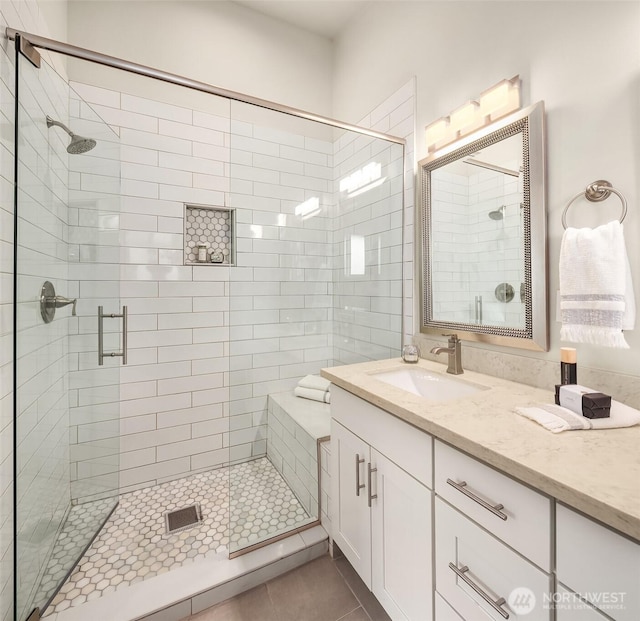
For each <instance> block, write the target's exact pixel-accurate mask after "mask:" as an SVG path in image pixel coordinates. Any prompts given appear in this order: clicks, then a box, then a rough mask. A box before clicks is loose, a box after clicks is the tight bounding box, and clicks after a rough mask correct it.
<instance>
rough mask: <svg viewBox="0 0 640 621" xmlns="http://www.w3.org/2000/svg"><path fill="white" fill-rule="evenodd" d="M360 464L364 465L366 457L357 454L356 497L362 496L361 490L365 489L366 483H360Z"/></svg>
mask: <svg viewBox="0 0 640 621" xmlns="http://www.w3.org/2000/svg"><path fill="white" fill-rule="evenodd" d="M360 464H364V457H362V458H360V455H358V453H356V496H360V490H361V489H363V488H364V483H360Z"/></svg>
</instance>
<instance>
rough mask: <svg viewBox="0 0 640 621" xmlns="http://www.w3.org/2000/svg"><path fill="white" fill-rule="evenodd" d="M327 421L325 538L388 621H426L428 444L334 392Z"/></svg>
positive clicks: (429, 597) (429, 587) (429, 584)
mask: <svg viewBox="0 0 640 621" xmlns="http://www.w3.org/2000/svg"><path fill="white" fill-rule="evenodd" d="M331 414H332V421H331V443H332V450H331V459H332V472H333V473H334V474H333V475H332V477H331V484H332V494H331V499H332V502H331V505H332V507H331V513H332V518H331V523H332V529H333V533H332V534H333V539H334V541H335V542H336V543H337V544H338V546H339V547H340V549H341V550H342V551H343V553H344V555H345V556H346V557H347V559H348V560H349V561H350V563H351V564H352V565H353V567H354V568H355V569H356V571H357V572H358V574H359V575H360V577H361V578H362V580H363V581H364V583H365V584H366V585H367V586H368V587H369V588H370V589H371V590H372V592H373V593H374V595H375V596H376V597H377V599H378V601H379V602H380V603H381V604H382V606H383V607H384V608H385V610H386V611H387V613H388V614H389V616H390V617H391V618H392V619H394V621H395V620H400V619H402V620H405V619H406V620H409V621H429V620H430V619H431V618H432V606H433V604H432V601H433V579H432V571H431V566H432V561H431V559H432V546H431V536H432V524H431V512H432V493H431V490H430V489H429V487H430V482H431V476H432V474H431V461H432V440H431V437H430V436H429V435H427V434H424V433H421V432H416V430H415V429H414V428H412V427H411V426H410V425H408V424H407V423H404V422H402V421H400V420H399V419H397V418H395V417H393V416H390V415H389V414H388V413H386V412H384V411H383V410H380V409H379V408H377V407H375V406H373V405H371V404H369V403H367V402H366V401H363V400H362V399H359V398H357V397H354V396H353V395H351V394H349V393H347V392H346V391H343V390H341V389H339V388H336V387H334V388H332V391H331ZM381 449H382V450H381ZM427 485H429V487H427Z"/></svg>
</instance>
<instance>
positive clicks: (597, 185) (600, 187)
mask: <svg viewBox="0 0 640 621" xmlns="http://www.w3.org/2000/svg"><path fill="white" fill-rule="evenodd" d="M612 192H613V193H614V194H615V195H616V196H617V197H618V198H619V199H620V202H621V203H622V214H621V215H620V222H621V223H622V222H624V219H625V218H626V217H627V199H626V198H625V197H624V196H623V195H622V192H619V191H618V190H616V189H615V188H614V187H613V186H612V185H611V184H610V183H609V182H608V181H605V180H604V179H601V180H599V181H594V182H593V183H591V184H589V185H588V186H587V187H586V189H585V191H584V192H579V193H578V194H576V195H575V196H574V197H573V198H572V199H571V200H570V201H569V202H568V203H567V206H566V207H565V208H564V211H563V212H562V226H563V227H564V228H565V229H566V228H567V211H569V207H571V205H572V204H573V202H574V201H576V200H577V199H579V198H580V197H581V196H584V197H585V198H586V199H587V200H589V201H591V202H592V203H599V202H600V201H604V200H606V199H607V198H609V196H611V193H612Z"/></svg>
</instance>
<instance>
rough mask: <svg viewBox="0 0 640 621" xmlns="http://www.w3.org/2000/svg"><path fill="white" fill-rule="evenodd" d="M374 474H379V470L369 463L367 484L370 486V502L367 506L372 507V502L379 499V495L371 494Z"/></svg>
mask: <svg viewBox="0 0 640 621" xmlns="http://www.w3.org/2000/svg"><path fill="white" fill-rule="evenodd" d="M374 472H378V469H377V468H372V467H371V464H370V463H368V464H367V483H368V484H369V494H368V499H367V501H368V502H367V504H368V505H369V506H371V501H372V500H375V499H376V498H377V497H378V494H372V493H371V475H372V474H373V473H374Z"/></svg>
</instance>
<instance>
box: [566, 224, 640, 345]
mask: <svg viewBox="0 0 640 621" xmlns="http://www.w3.org/2000/svg"><path fill="white" fill-rule="evenodd" d="M560 311H561V316H562V328H561V329H560V340H563V341H571V342H574V343H592V344H594V345H604V346H605V347H618V348H623V349H628V348H629V345H628V344H627V342H626V340H625V338H624V335H623V334H622V330H623V329H626V330H630V329H633V327H634V324H635V299H634V293H633V283H632V281H631V269H630V266H629V259H628V257H627V250H626V248H625V244H624V235H623V228H622V224H620V222H618V220H614V221H613V222H609V223H608V224H604V225H603V226H599V227H598V228H596V229H588V228H583V229H574V228H568V229H567V230H566V231H565V232H564V235H563V237H562V246H561V248H560Z"/></svg>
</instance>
